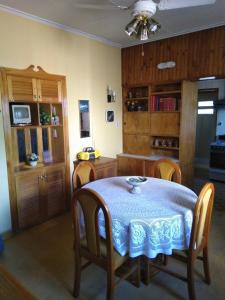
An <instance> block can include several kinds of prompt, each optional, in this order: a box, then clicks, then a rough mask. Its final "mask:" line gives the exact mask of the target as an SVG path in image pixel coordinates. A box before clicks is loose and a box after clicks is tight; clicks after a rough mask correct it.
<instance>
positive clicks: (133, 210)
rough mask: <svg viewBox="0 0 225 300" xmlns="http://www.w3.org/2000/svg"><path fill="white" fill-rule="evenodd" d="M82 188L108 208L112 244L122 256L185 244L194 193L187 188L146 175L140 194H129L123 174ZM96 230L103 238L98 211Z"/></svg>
mask: <svg viewBox="0 0 225 300" xmlns="http://www.w3.org/2000/svg"><path fill="white" fill-rule="evenodd" d="M83 188H89V189H92V190H94V191H96V192H97V193H98V194H99V195H100V196H101V197H102V198H103V199H104V201H105V203H106V205H107V206H108V208H109V211H110V215H111V219H112V235H113V245H114V248H115V249H116V250H117V251H118V253H119V254H120V255H122V256H124V255H127V254H128V255H129V256H130V257H137V256H141V255H145V256H146V257H148V258H155V257H156V256H157V255H158V254H166V255H171V254H172V251H173V250H185V249H187V248H188V246H189V241H190V235H191V228H192V220H193V211H194V208H195V204H196V201H197V199H198V196H197V195H196V194H195V193H194V192H193V191H192V190H191V189H189V188H187V187H185V186H183V185H181V184H178V183H175V182H171V181H167V180H163V179H158V178H152V177H147V180H146V183H145V184H142V185H140V193H132V192H131V186H130V185H129V184H128V182H127V177H126V176H117V177H110V178H104V179H100V180H96V181H93V182H90V183H88V184H86V185H85V186H84V187H83ZM98 219H99V232H100V235H101V236H102V237H103V238H104V237H105V225H104V216H103V213H102V211H100V212H99V217H98Z"/></svg>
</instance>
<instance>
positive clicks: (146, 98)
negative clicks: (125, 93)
mask: <svg viewBox="0 0 225 300" xmlns="http://www.w3.org/2000/svg"><path fill="white" fill-rule="evenodd" d="M136 100H148V97H137V98H126V99H125V101H136Z"/></svg>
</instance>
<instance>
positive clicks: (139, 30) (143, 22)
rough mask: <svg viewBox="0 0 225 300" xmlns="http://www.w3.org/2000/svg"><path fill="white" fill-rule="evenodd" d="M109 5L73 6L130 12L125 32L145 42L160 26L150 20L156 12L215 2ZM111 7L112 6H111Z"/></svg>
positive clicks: (145, 0)
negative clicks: (130, 16) (130, 18)
mask: <svg viewBox="0 0 225 300" xmlns="http://www.w3.org/2000/svg"><path fill="white" fill-rule="evenodd" d="M109 2H110V5H109V4H99V5H97V4H84V3H82V4H79V3H77V4H75V5H76V6H77V7H80V8H86V9H102V10H105V9H113V8H118V9H122V10H128V9H129V10H131V15H132V16H133V19H132V20H131V22H130V23H129V24H127V26H126V27H125V32H126V34H128V35H129V36H131V37H134V38H136V39H139V40H142V41H145V40H148V39H149V38H150V36H151V34H154V33H156V32H157V31H158V30H159V29H160V28H161V25H160V24H159V23H158V22H157V21H156V20H154V19H153V18H152V16H153V15H155V13H156V12H157V9H158V10H169V9H178V8H187V7H194V6H201V5H208V4H214V3H215V2H216V0H136V1H135V0H109ZM112 5H113V6H112Z"/></svg>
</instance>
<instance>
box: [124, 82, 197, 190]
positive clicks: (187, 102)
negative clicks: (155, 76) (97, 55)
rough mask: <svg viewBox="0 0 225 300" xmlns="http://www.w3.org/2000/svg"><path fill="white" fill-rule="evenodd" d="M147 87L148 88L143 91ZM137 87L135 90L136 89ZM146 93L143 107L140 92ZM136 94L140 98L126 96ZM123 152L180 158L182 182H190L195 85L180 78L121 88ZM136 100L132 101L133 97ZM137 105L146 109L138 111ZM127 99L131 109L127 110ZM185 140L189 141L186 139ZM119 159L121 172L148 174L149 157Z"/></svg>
mask: <svg viewBox="0 0 225 300" xmlns="http://www.w3.org/2000/svg"><path fill="white" fill-rule="evenodd" d="M146 89H147V91H146ZM136 90H137V92H136ZM143 91H144V95H146V94H148V98H147V100H146V99H145V100H144V101H145V104H144V106H143V98H141V94H140V95H139V93H143ZM136 94H138V97H139V98H129V103H128V100H127V99H128V98H127V97H128V96H133V95H136ZM123 96H124V99H123V151H124V153H125V154H132V155H137V156H138V155H145V156H147V157H150V160H154V159H151V157H152V156H154V157H157V159H159V158H160V157H169V158H172V159H176V160H179V164H180V166H181V168H182V174H183V183H184V184H187V185H190V184H191V178H192V176H193V159H194V149H195V131H196V128H195V124H196V108H197V86H196V83H195V82H190V81H181V82H172V83H166V84H149V85H148V86H146V85H145V86H144V87H139V86H126V87H124V89H123ZM134 99H135V100H134ZM139 101H140V103H141V104H140V107H142V108H143V110H146V111H139ZM130 102H131V103H132V102H133V104H132V105H133V108H132V109H130V108H129V105H130ZM187 141H188V142H187ZM147 157H146V159H144V158H143V159H144V160H146V163H145V164H144V165H142V162H141V160H140V159H138V160H136V159H135V157H133V158H130V157H129V156H128V157H127V158H125V157H123V158H122V159H119V173H120V174H121V175H123V174H124V175H135V174H136V175H141V174H142V175H143V174H149V171H148V169H149V167H148V166H147V165H149V164H150V163H149V161H150V160H149V159H148V158H147ZM140 164H141V166H140Z"/></svg>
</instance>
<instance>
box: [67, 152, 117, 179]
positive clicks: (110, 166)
mask: <svg viewBox="0 0 225 300" xmlns="http://www.w3.org/2000/svg"><path fill="white" fill-rule="evenodd" d="M90 162H91V163H92V164H93V165H94V167H95V171H96V175H97V179H101V178H106V177H114V176H117V160H116V159H115V158H109V157H103V156H102V157H99V158H96V159H93V160H90ZM73 164H74V169H75V168H76V166H77V165H78V164H79V161H78V160H75V161H74V162H73Z"/></svg>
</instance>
